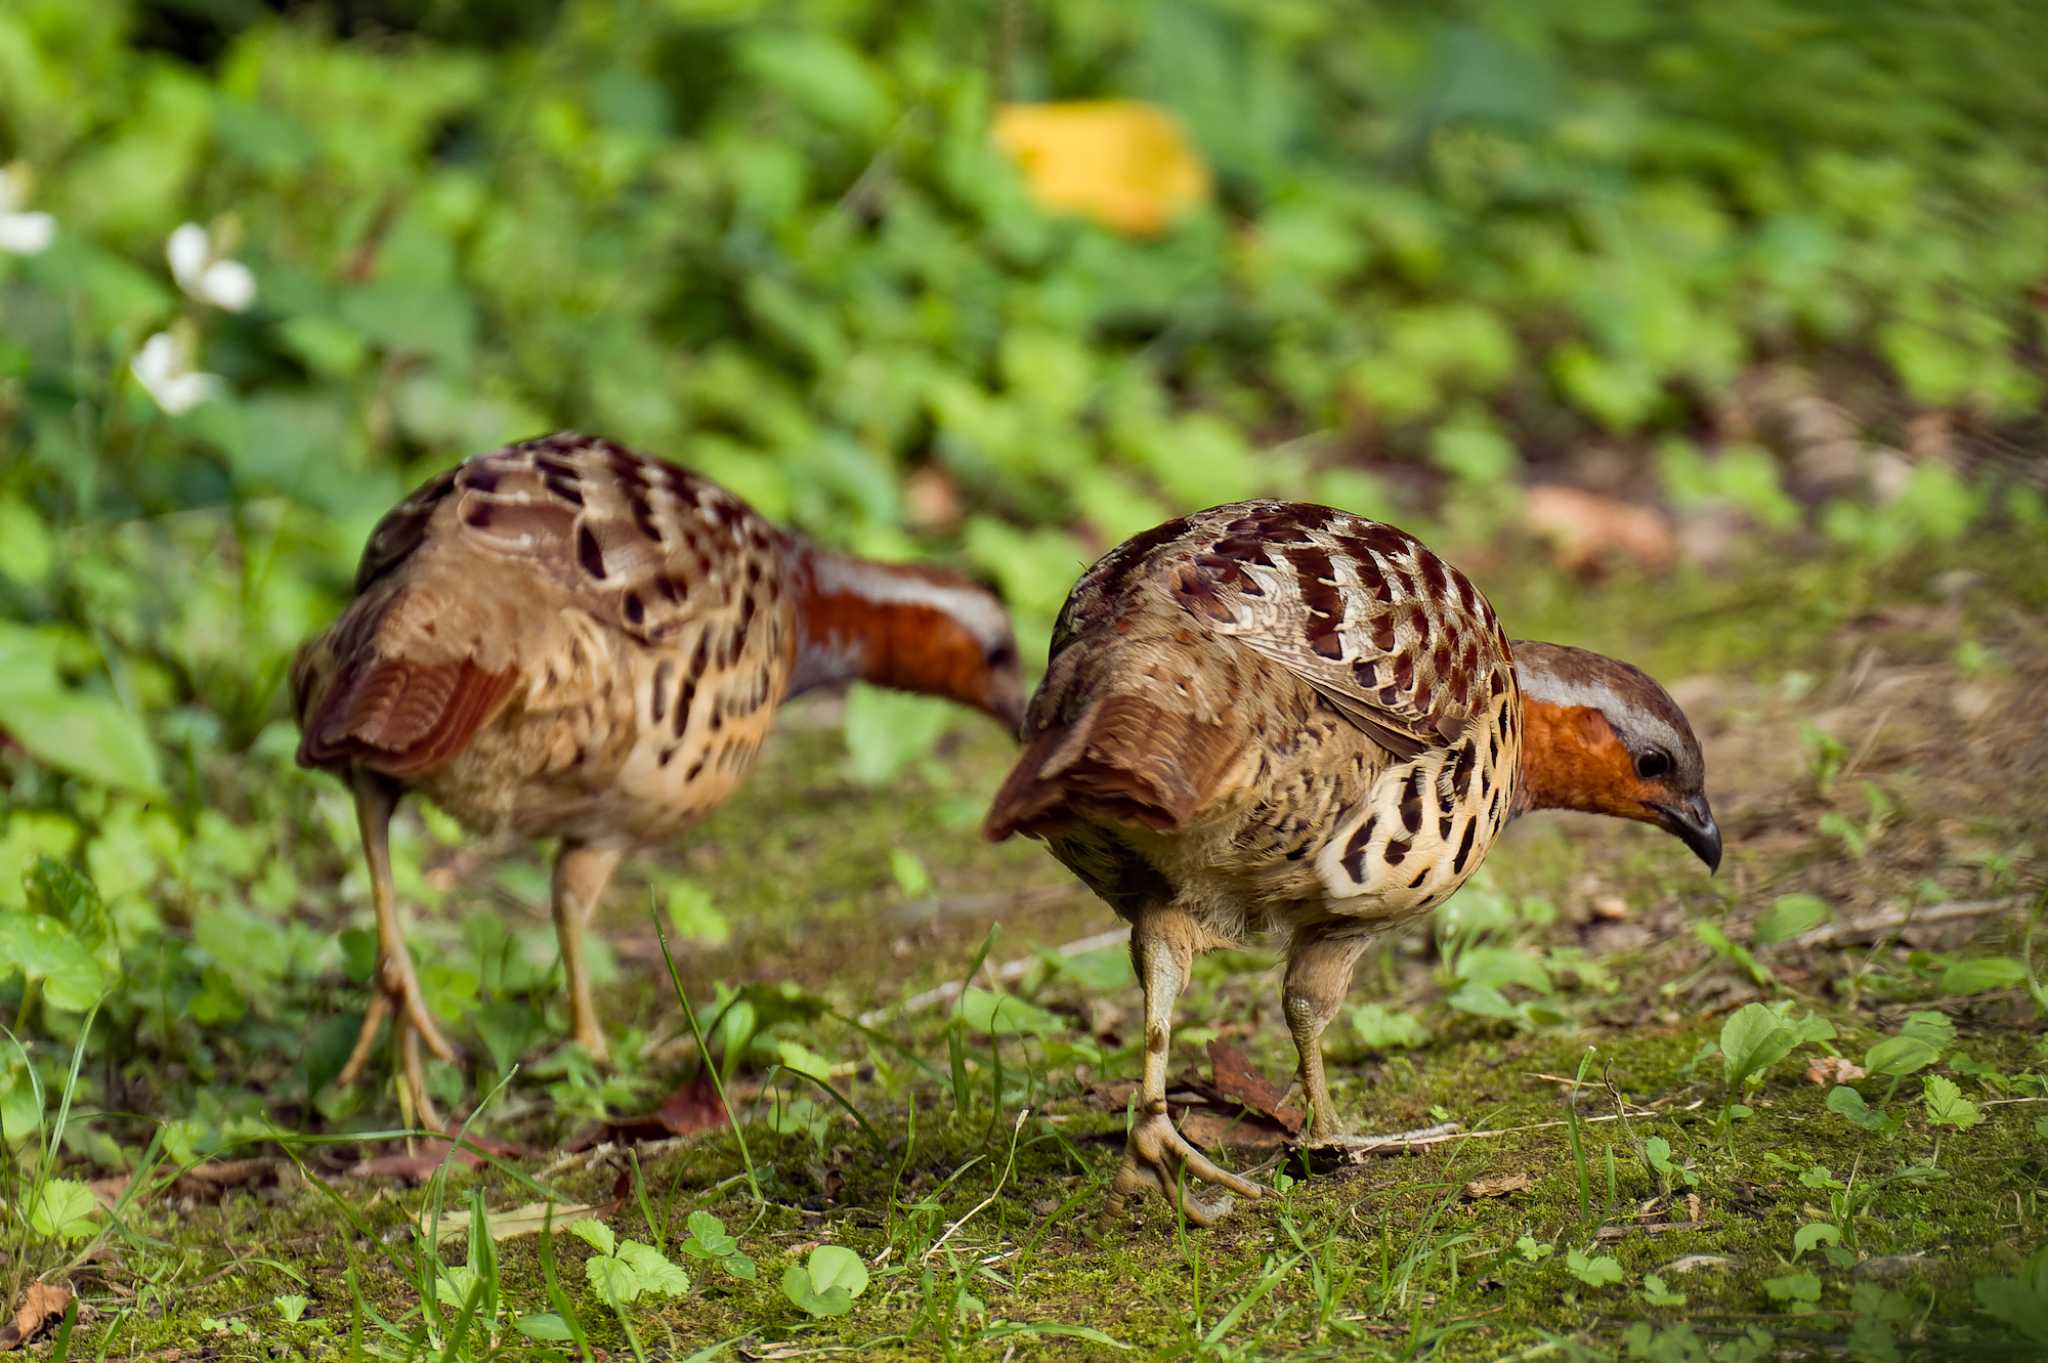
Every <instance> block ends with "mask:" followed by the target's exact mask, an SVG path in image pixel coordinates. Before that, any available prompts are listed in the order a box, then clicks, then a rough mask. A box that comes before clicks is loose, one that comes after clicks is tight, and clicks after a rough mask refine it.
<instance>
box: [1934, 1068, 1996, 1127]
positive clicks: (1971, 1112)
mask: <svg viewBox="0 0 2048 1363" xmlns="http://www.w3.org/2000/svg"><path fill="white" fill-rule="evenodd" d="M1922 1096H1923V1097H1924V1098H1925V1099H1926V1100H1927V1118H1928V1120H1929V1121H1931V1122H1933V1123H1934V1124H1935V1125H1936V1126H1952V1127H1954V1128H1955V1129H1956V1130H1958V1131H1967V1130H1969V1129H1970V1128H1971V1127H1973V1126H1975V1125H1977V1123H1979V1122H1981V1121H1983V1120H1984V1114H1983V1113H1981V1112H1979V1111H1978V1110H1977V1105H1976V1104H1975V1103H1973V1102H1971V1101H1970V1100H1969V1099H1968V1098H1965V1097H1963V1091H1962V1089H1961V1088H1960V1087H1958V1086H1957V1084H1956V1082H1955V1080H1953V1079H1947V1078H1944V1077H1942V1076H1941V1075H1938V1074H1933V1075H1929V1076H1928V1077H1927V1086H1926V1088H1925V1089H1924V1090H1923V1092H1922Z"/></svg>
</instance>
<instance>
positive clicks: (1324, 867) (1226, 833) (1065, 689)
mask: <svg viewBox="0 0 2048 1363" xmlns="http://www.w3.org/2000/svg"><path fill="white" fill-rule="evenodd" d="M1023 737H1024V740H1025V747H1024V750H1023V752H1022V753H1021V754H1020V755H1019V757H1018V759H1017V763H1016V766H1015V767H1014V769H1013V770H1012V771H1011V773H1010V775H1009V777H1008V779H1007V780H1006V781H1005V782H1004V784H1003V786H1002V788H1001V790H1000V791H999V792H998V793H997V795H996V798H995V802H994V804H993V806H992V808H991V809H990V811H989V815H988V820H987V823H986V825H985V831H986V832H987V834H988V835H989V836H990V837H991V838H995V839H998V840H1000V839H1002V838H1005V837H1008V836H1010V835H1011V834H1013V833H1024V834H1028V835H1030V836H1033V837H1038V838H1042V839H1044V840H1045V842H1046V844H1047V846H1048V847H1049V849H1050V850H1051V852H1052V854H1053V855H1054V856H1055V857H1057V858H1058V859H1059V860H1060V861H1061V862H1063V863H1065V864H1066V865H1067V866H1068V867H1069V868H1070V869H1071V870H1073V872H1074V873H1075V874H1076V875H1077V876H1079V877H1080V879H1081V880H1082V881H1083V882H1085V883H1086V884H1087V885H1088V886H1089V888H1091V889H1092V890H1094V891H1095V893H1096V894H1097V895H1099V896H1101V898H1102V899H1104V900H1105V901H1107V902H1108V904H1109V905H1110V907H1111V908H1113V909H1115V910H1116V912H1117V913H1118V914H1120V915H1121V916H1122V917H1124V918H1125V919H1127V920H1129V922H1130V924H1131V957H1132V962H1133V965H1134V966H1135V967H1136V970H1137V975H1138V981H1139V983H1140V985H1141V986H1142V988H1143V989H1144V994H1145V1060H1144V1081H1143V1084H1142V1087H1141V1091H1140V1098H1139V1101H1140V1104H1141V1110H1140V1111H1139V1113H1138V1118H1137V1124H1136V1126H1135V1127H1134V1128H1133V1130H1132V1132H1131V1134H1130V1138H1129V1141H1128V1143H1127V1145H1126V1149H1125V1156H1124V1162H1123V1166H1122V1169H1121V1170H1120V1172H1119V1174H1118V1177H1117V1191H1118V1195H1119V1198H1120V1199H1121V1198H1122V1197H1124V1196H1126V1195H1128V1194H1131V1193H1135V1192H1143V1191H1147V1190H1150V1191H1156V1192H1159V1193H1162V1194H1164V1195H1165V1196H1166V1197H1167V1199H1168V1200H1169V1201H1172V1202H1174V1203H1175V1204H1177V1205H1179V1206H1181V1207H1182V1208H1183V1210H1184V1211H1185V1212H1186V1214H1187V1216H1188V1218H1189V1219H1190V1220H1192V1221H1195V1222H1198V1223H1202V1224H1207V1223H1209V1222H1212V1221H1214V1220H1215V1219H1216V1218H1218V1217H1219V1216H1221V1215H1223V1214H1224V1212H1225V1211H1227V1210H1228V1208H1229V1205H1230V1199H1229V1197H1227V1196H1223V1197H1218V1198H1215V1199H1213V1200H1212V1199H1205V1198H1202V1197H1199V1196H1193V1195H1187V1196H1184V1195H1183V1191H1182V1177H1181V1176H1182V1174H1183V1173H1184V1174H1185V1175H1186V1176H1187V1179H1188V1180H1189V1181H1194V1182H1203V1183H1210V1184H1215V1185H1219V1186H1221V1187H1224V1188H1227V1189H1229V1190H1231V1191H1233V1192H1236V1193H1238V1194H1240V1195H1243V1196H1247V1197H1257V1196H1258V1195H1259V1191H1260V1190H1259V1189H1258V1188H1257V1187H1256V1186H1255V1185H1254V1184H1252V1183H1250V1182H1248V1181H1247V1180H1245V1179H1243V1178H1240V1177H1239V1176H1237V1175H1235V1174H1232V1173H1230V1172H1228V1171H1226V1170H1224V1169H1222V1168H1220V1167H1219V1166H1218V1165H1216V1164H1215V1163H1214V1162H1213V1161H1211V1160H1210V1159H1209V1158H1208V1157H1207V1156H1205V1155H1204V1154H1203V1153H1202V1152H1201V1151H1199V1150H1197V1149H1195V1148H1194V1147H1193V1146H1191V1145H1190V1144H1189V1143H1188V1142H1187V1141H1186V1140H1185V1139H1184V1138H1183V1137H1182V1136H1181V1134H1180V1133H1179V1131H1177V1130H1176V1129H1175V1128H1174V1126H1173V1124H1172V1121H1171V1119H1170V1118H1169V1117H1168V1115H1167V1111H1166V1063H1167V1045H1168V1040H1169V1028H1170V1024H1171V1017H1172V1011H1173V1004H1174V999H1175V997H1176V996H1177V995H1178V994H1179V993H1180V990H1181V988H1182V986H1183V985H1184V984H1185V983H1186V982H1187V977H1188V970H1189V964H1190V962H1191V960H1192V959H1193V957H1194V955H1195V954H1196V953H1198V952H1201V951H1204V950H1207V949H1209V948H1212V947H1218V946H1228V945H1234V944H1237V943H1239V942H1243V941H1245V940H1247V939H1248V938H1251V937H1254V936H1258V935H1262V934H1275V935H1278V936H1279V937H1281V938H1283V939H1284V941H1285V949H1286V957H1287V969H1286V976H1285V982H1284V985H1283V993H1282V1008H1283V1012H1284V1014H1285V1016H1286V1019H1287V1025H1288V1028H1289V1030H1290V1031H1291V1032H1292V1033H1293V1037H1294V1043H1295V1046H1296V1049H1297V1051H1298V1053H1299V1057H1300V1069H1299V1077H1300V1083H1301V1086H1302V1089H1303V1091H1304V1093H1305V1095H1306V1097H1307V1100H1308V1103H1309V1106H1310V1110H1311V1112H1310V1124H1309V1130H1308V1139H1309V1142H1310V1143H1311V1144H1327V1143H1330V1142H1332V1141H1335V1140H1338V1139H1340V1138H1341V1134H1342V1133H1341V1131H1340V1128H1339V1126H1338V1123H1337V1120H1336V1113H1335V1110H1334V1108H1333V1107H1332V1105H1331V1101H1330V1090H1329V1084H1328V1081H1327V1078H1326V1076H1325V1074H1324V1068H1323V1057H1322V1034H1323V1030H1324V1028H1325V1027H1326V1026H1328V1024H1329V1022H1330V1019H1331V1017H1332V1016H1333V1015H1334V1014H1335V1013H1336V1011H1337V1009H1338V1007H1339V1005H1340V1004H1341V1002H1342V1000H1343V997H1344V993H1345V990H1346V989H1347V988H1348V986H1349V983H1350V979H1351V971H1352V967H1353V965H1354V964H1355V963H1356V962H1357V960H1358V957H1359V955H1360V953H1361V952H1362V951H1363V950H1364V948H1365V945H1366V943H1367V942H1368V941H1369V940H1370V939H1371V938H1372V937H1373V936H1374V935H1375V934H1376V933H1379V932H1381V931H1383V930H1385V929H1387V928H1390V927H1393V926H1395V925H1397V924H1399V923H1402V922H1404V921H1407V920H1409V919H1413V918H1415V917H1417V916H1418V915H1421V914H1424V913H1427V912H1428V911H1429V910H1431V909H1433V908H1435V907H1436V906H1437V905H1439V904H1441V903H1443V902H1444V900H1445V899H1447V898H1449V897H1450V895H1451V894H1452V892H1454V891H1455V890H1456V889H1457V888H1458V886H1459V885H1460V884H1461V883H1463V882H1464V880H1465V879H1466V878H1467V877H1468V876H1470V875H1471V874H1472V872H1473V871H1474V870H1475V869H1476V868H1477V867H1478V866H1479V864H1480V862H1481V861H1483V860H1484V859H1485V857H1486V854H1487V851H1488V849H1489V848H1491V847H1492V846H1493V843H1494V840H1495V839H1496V838H1497V837H1498V836H1499V835H1500V831H1501V829H1502V828H1503V827H1505V826H1506V825H1507V823H1508V821H1509V820H1511V819H1513V818H1515V817H1516V816H1517V815H1519V814H1522V813H1525V812H1527V811H1529V810H1532V809H1572V810H1585V811H1590V812H1593V813H1598V814H1609V815H1614V816H1617V817H1620V818H1624V819H1635V820H1638V821H1641V822H1644V823H1650V824H1654V825H1656V826H1657V827H1659V828H1662V829H1664V830H1665V831H1667V832H1669V833H1672V834H1674V835H1676V836H1677V837H1678V838H1680V839H1681V840H1683V841H1684V843H1685V844H1686V846H1688V847H1690V848H1691V849H1692V850H1693V852H1694V853H1696V854H1697V855H1698V856H1699V858H1700V859H1701V860H1702V861H1704V862H1705V863H1706V864H1707V866H1708V867H1709V869H1711V868H1713V867H1715V866H1717V865H1718V864H1719V862H1720V859H1721V835H1720V832H1719V830H1718V829H1717V828H1716V826H1715V824H1714V816H1713V812H1712V810H1711V809H1710V808H1709V806H1708V804H1707V797H1706V790H1705V766H1704V763H1703V761H1702V759H1701V756H1700V749H1699V744H1698V742H1697V741H1696V740H1695V739H1694V737H1693V732H1692V729H1691V727H1690V726H1689V725H1688V724H1687V723H1686V719H1685V715H1684V714H1683V713H1682V712H1681V711H1680V710H1679V708H1678V706H1677V705H1676V704H1674V703H1673V702H1672V700H1671V697H1670V696H1668V695H1667V694H1665V692H1664V690H1663V688H1662V687H1660V686H1658V685H1657V683H1656V682H1655V681H1653V680H1651V679H1650V678H1649V677H1648V676H1647V675H1645V674H1644V673H1643V672H1641V671H1638V670H1637V669H1636V668H1634V667H1631V666H1629V665H1628V664H1627V663H1623V662H1617V661H1616V660H1614V659H1612V658H1607V657H1602V656H1601V655H1599V654H1597V653H1589V652H1586V651H1585V650H1583V649H1577V648H1570V647H1566V646H1563V645H1559V644H1546V643H1536V642H1530V641H1518V642H1513V643H1510V642H1509V640H1508V637H1507V634H1506V633H1505V632H1504V631H1503V630H1502V628H1501V625H1500V621H1499V620H1498V619H1497V618H1496V617H1495V615H1494V611H1493V607H1492V606H1491V605H1490V604H1489V603H1488V602H1487V600H1486V598H1485V597H1484V596H1483V595H1481V594H1480V592H1479V589H1478V588H1476V587H1474V586H1473V585H1472V583H1471V581H1470V580H1469V579H1467V578H1466V576H1465V575H1464V574H1463V573H1461V572H1459V571H1458V570H1457V569H1456V568H1453V567H1452V566H1451V565H1450V564H1448V563H1446V562H1444V561H1443V560H1442V559H1441V558H1439V557H1437V556H1436V555H1435V554H1434V553H1432V552H1430V550H1429V549H1428V548H1426V547H1425V546H1424V545H1423V544H1422V543H1421V542H1420V541H1418V540H1416V539H1415V538H1414V537H1413V536H1411V535H1409V534H1407V533H1405V532H1404V531H1401V530H1398V529H1396V528H1395V527H1393V526H1391V525H1387V524H1384V523H1382V522H1379V521H1373V520H1368V519H1366V518H1365V517H1362V516H1355V515H1351V514H1349V513H1347V512H1343V511H1337V510H1333V509H1331V508H1329V507H1322V506H1309V505H1304V504H1301V503H1294V502H1279V501H1255V502H1240V503H1236V504H1233V505H1229V506H1219V507H1214V508H1212V509H1210V510H1207V511H1203V512H1199V513H1197V514H1195V515H1192V516H1187V517H1184V518H1182V519H1180V520H1176V521H1170V522H1168V523H1166V524H1164V525H1161V526H1158V527H1157V528H1155V529H1152V530H1149V531H1146V532H1145V533H1144V534H1141V535H1138V536H1136V537H1135V538H1133V539H1130V540H1128V541H1126V542H1125V543H1123V544H1121V545H1119V546H1118V547H1117V548H1115V549H1113V550H1111V551H1110V552H1109V553H1108V554H1106V555H1105V556H1103V558H1102V559H1101V560H1099V561H1098V562H1097V563H1096V564H1095V565H1094V566H1093V567H1092V568H1090V569H1089V570H1088V571H1087V573H1086V574H1084V575H1083V576H1082V578H1081V580H1080V582H1079V583H1078V584H1076V585H1075V587H1074V590H1073V592H1072V594H1071V595H1069V596H1068V598H1067V602H1066V606H1065V608H1064V609H1063V610H1062V611H1061V613H1060V616H1059V619H1058V621H1057V623H1056V624H1055V625H1054V628H1053V638H1052V648H1051V656H1050V660H1049V663H1048V668H1047V672H1046V675H1045V679H1044V681H1043V683H1042V684H1041V685H1040V686H1039V689H1038V692H1037V694H1036V695H1035V696H1034V697H1033V698H1032V701H1031V706H1030V709H1029V711H1028V712H1027V715H1026V718H1025V723H1024V731H1023Z"/></svg>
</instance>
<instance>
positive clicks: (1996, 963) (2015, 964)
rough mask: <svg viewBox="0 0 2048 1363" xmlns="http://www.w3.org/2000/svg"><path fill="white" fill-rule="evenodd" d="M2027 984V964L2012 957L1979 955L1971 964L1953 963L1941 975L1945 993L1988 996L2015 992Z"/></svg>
mask: <svg viewBox="0 0 2048 1363" xmlns="http://www.w3.org/2000/svg"><path fill="white" fill-rule="evenodd" d="M2026 982H2027V967H2026V963H2025V962H2024V961H2016V960H2014V959H2013V958H2012V957H2010V956H1979V957H1976V958H1974V959H1972V960H1967V961H1952V962H1950V963H1949V967H1948V969H1946V970H1944V971H1942V972H1941V992H1942V993H1944V994H1984V993H1989V992H1990V991H1991V990H1993V989H2011V988H2013V987H2014V986H2016V985H2022V984H2025V983H2026Z"/></svg>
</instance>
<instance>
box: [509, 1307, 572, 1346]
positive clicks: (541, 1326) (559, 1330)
mask: <svg viewBox="0 0 2048 1363" xmlns="http://www.w3.org/2000/svg"><path fill="white" fill-rule="evenodd" d="M512 1328H513V1329H515V1330H517V1331H518V1332H519V1333H520V1334H522V1335H525V1336H526V1337H527V1338H528V1339H544V1340H548V1341H549V1342H551V1343H560V1342H562V1341H565V1340H571V1339H574V1338H575V1337H576V1336H575V1335H574V1334H573V1333H571V1331H570V1329H569V1322H568V1321H566V1320H563V1319H562V1318H561V1317H560V1316H558V1315H556V1314H554V1313H553V1312H552V1311H550V1312H545V1313H543V1314H541V1315H536V1316H521V1317H519V1319H517V1320H515V1321H513V1322H512Z"/></svg>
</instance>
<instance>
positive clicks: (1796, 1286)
mask: <svg viewBox="0 0 2048 1363" xmlns="http://www.w3.org/2000/svg"><path fill="white" fill-rule="evenodd" d="M1764 1291H1765V1292H1766V1293H1768V1294H1769V1295H1770V1298H1771V1300H1772V1301H1776V1302H1784V1303H1785V1304H1786V1305H1787V1306H1789V1307H1790V1308H1791V1309H1792V1310H1793V1311H1795V1312H1796V1311H1811V1310H1812V1309H1813V1307H1814V1304H1815V1303H1816V1302H1818V1301H1819V1300H1820V1279H1819V1277H1817V1276H1816V1275H1814V1274H1812V1273H1787V1274H1785V1275H1783V1276H1782V1277H1777V1278H1766V1279H1764Z"/></svg>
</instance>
